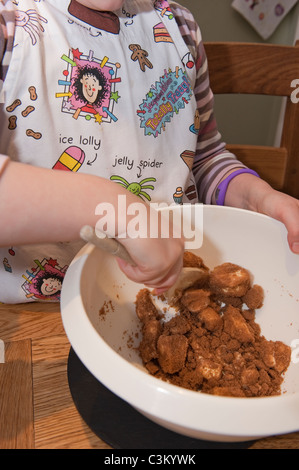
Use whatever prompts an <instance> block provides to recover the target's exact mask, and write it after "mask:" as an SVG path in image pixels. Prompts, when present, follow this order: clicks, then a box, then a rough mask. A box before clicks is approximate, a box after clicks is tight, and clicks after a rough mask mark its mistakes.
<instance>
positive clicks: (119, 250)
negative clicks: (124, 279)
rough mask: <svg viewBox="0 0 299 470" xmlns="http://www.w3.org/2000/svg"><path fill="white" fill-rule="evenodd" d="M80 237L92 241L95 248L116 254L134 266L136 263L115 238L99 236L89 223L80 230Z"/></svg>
mask: <svg viewBox="0 0 299 470" xmlns="http://www.w3.org/2000/svg"><path fill="white" fill-rule="evenodd" d="M80 237H81V238H82V240H84V241H86V242H88V243H92V244H93V245H94V246H96V247H97V248H100V249H101V250H103V251H106V252H107V253H110V254H111V255H113V256H117V257H118V258H121V259H123V260H124V261H127V262H128V263H130V264H131V265H132V266H136V263H135V262H134V261H133V260H132V258H131V256H130V255H129V253H128V252H127V250H126V249H125V247H124V246H123V245H122V244H121V243H119V242H118V241H117V240H116V239H115V238H108V237H105V238H99V237H98V236H97V235H96V233H95V230H94V229H93V228H92V227H90V226H89V225H85V226H84V227H82V228H81V230H80Z"/></svg>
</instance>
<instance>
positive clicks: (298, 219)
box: [260, 190, 299, 254]
mask: <svg viewBox="0 0 299 470" xmlns="http://www.w3.org/2000/svg"><path fill="white" fill-rule="evenodd" d="M260 211H261V212H263V213H264V214H266V215H269V216H270V217H273V218H274V219H277V220H279V221H280V222H282V223H283V224H284V225H285V226H286V229H287V231H288V243H289V246H290V249H291V250H292V251H293V252H294V253H296V254H299V200H298V199H295V198H293V197H291V196H288V195H287V194H284V193H281V192H279V191H274V190H273V191H271V192H269V194H267V195H266V196H265V197H264V198H263V200H262V201H261V205H260Z"/></svg>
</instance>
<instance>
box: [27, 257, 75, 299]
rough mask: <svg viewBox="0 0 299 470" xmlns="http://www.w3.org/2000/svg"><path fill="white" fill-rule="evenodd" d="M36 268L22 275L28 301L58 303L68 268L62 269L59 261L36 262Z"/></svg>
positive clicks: (45, 260)
mask: <svg viewBox="0 0 299 470" xmlns="http://www.w3.org/2000/svg"><path fill="white" fill-rule="evenodd" d="M35 265H36V266H35V267H34V268H31V270H30V271H29V270H27V271H26V273H25V274H23V275H22V277H23V279H25V282H24V283H23V284H22V289H23V290H24V292H25V295H26V298H27V299H31V300H33V299H35V300H47V301H57V300H59V298H60V291H61V288H62V282H63V278H64V275H65V272H66V270H67V266H64V267H63V268H60V267H59V266H58V263H57V260H53V259H44V260H43V261H41V262H40V261H38V260H35Z"/></svg>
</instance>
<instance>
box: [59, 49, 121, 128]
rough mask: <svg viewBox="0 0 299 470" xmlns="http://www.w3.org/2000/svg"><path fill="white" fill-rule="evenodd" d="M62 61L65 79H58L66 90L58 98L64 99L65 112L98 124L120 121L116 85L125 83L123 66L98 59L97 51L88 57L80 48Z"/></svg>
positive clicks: (62, 109)
mask: <svg viewBox="0 0 299 470" xmlns="http://www.w3.org/2000/svg"><path fill="white" fill-rule="evenodd" d="M61 59H62V60H63V62H64V64H65V65H66V68H64V70H63V71H62V74H63V78H62V79H58V85H60V86H63V87H64V89H63V91H62V92H57V93H56V98H62V107H61V111H62V112H63V113H69V114H71V115H72V117H73V118H74V119H78V118H79V116H81V117H83V118H84V119H85V120H86V121H95V122H97V123H98V124H102V122H112V121H114V122H115V121H117V117H116V116H115V114H114V105H115V103H117V101H118V99H119V94H118V91H117V90H116V84H117V83H120V82H121V77H119V76H118V69H119V68H120V64H119V63H115V64H112V63H111V62H109V58H108V57H107V56H104V57H103V58H101V59H97V58H96V57H94V51H89V54H88V55H84V54H83V53H82V52H80V51H79V49H78V48H77V49H72V50H71V51H69V54H68V55H66V54H64V55H63V56H62V57H61Z"/></svg>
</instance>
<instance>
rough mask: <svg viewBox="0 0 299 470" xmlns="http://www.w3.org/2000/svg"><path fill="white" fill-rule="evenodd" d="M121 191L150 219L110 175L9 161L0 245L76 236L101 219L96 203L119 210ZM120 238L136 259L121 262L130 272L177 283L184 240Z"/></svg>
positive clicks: (1, 197) (1, 185)
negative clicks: (83, 227)
mask: <svg viewBox="0 0 299 470" xmlns="http://www.w3.org/2000/svg"><path fill="white" fill-rule="evenodd" d="M28 194H30V195H31V197H30V198H29V197H27V195H28ZM32 194H34V198H33V197H32ZM119 195H125V196H126V204H127V206H128V205H130V204H131V203H136V202H138V204H140V205H142V206H143V208H144V209H146V210H145V212H144V211H143V212H144V213H145V217H146V218H147V220H149V217H150V212H149V206H148V205H147V204H145V203H143V202H142V200H141V199H140V198H138V197H137V196H135V195H133V194H132V193H130V192H129V191H127V190H126V189H123V188H122V187H121V186H119V185H117V184H115V183H113V182H111V181H109V180H106V179H104V178H100V177H97V176H93V175H87V174H83V173H81V174H76V173H67V172H64V171H59V170H52V169H45V168H39V167H33V166H31V165H26V164H22V163H16V162H12V161H9V162H8V164H6V166H5V168H4V170H3V173H2V176H1V178H0V220H1V231H0V246H12V245H19V244H22V245H23V244H30V243H51V242H54V243H55V242H63V241H71V240H78V239H79V232H80V229H81V227H82V226H83V225H86V224H88V225H92V226H95V225H96V223H97V221H98V220H99V215H96V214H95V210H96V207H97V205H98V204H99V203H103V202H104V203H109V204H112V205H113V206H114V207H115V209H116V211H115V212H116V214H117V204H118V196H119ZM122 215H123V216H125V217H126V219H125V220H126V222H127V223H129V221H130V218H131V219H132V218H133V216H131V217H130V216H127V214H124V212H122ZM146 222H147V221H145V223H146ZM117 223H118V220H117V217H116V218H115V224H116V225H115V232H116V233H115V235H116V237H117V236H118V235H120V234H119V233H118V228H119V227H118V224H117ZM121 230H123V229H121ZM119 241H120V242H121V243H123V244H125V245H126V248H127V249H128V251H129V252H130V254H131V256H132V258H133V260H134V261H135V263H136V264H137V267H135V268H132V267H131V266H125V265H124V264H123V263H121V267H122V269H123V270H124V272H125V273H126V274H127V275H128V277H130V278H131V279H133V280H134V281H137V282H140V283H144V284H146V285H148V286H149V287H155V288H160V289H162V290H166V289H167V288H168V287H170V286H171V285H172V284H173V283H174V282H175V280H176V277H177V276H178V274H179V271H180V268H181V265H182V254H183V247H184V244H183V240H182V239H178V238H176V239H174V238H169V239H163V238H153V239H151V238H138V239H133V240H132V239H130V238H127V239H125V240H124V239H120V240H119Z"/></svg>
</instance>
